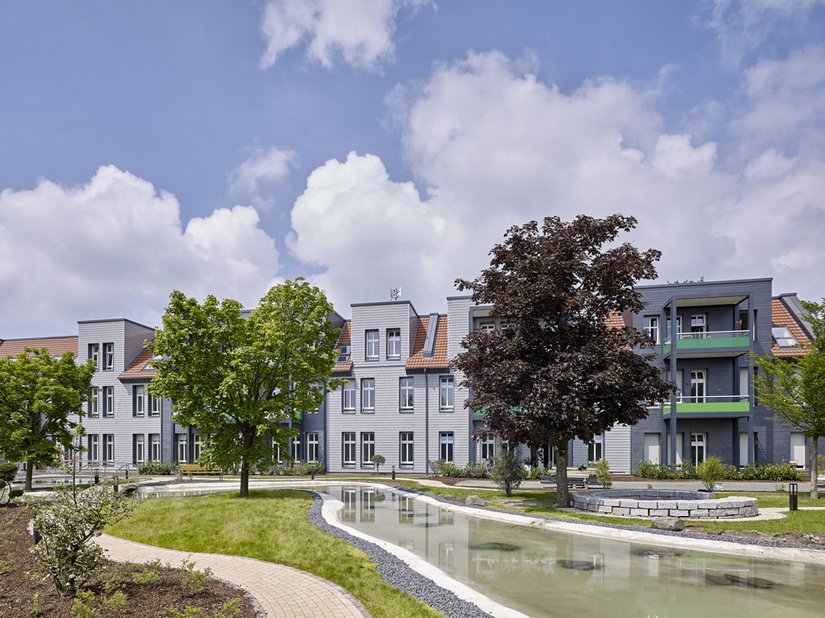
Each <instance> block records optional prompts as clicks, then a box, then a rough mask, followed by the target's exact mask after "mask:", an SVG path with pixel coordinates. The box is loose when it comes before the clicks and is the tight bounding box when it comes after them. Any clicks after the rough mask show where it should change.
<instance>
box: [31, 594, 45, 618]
mask: <svg viewBox="0 0 825 618" xmlns="http://www.w3.org/2000/svg"><path fill="white" fill-rule="evenodd" d="M42 615H43V595H41V594H40V592H39V591H38V592H35V593H34V598H33V599H32V607H31V609H30V610H29V616H31V617H32V618H38V617H39V616H42Z"/></svg>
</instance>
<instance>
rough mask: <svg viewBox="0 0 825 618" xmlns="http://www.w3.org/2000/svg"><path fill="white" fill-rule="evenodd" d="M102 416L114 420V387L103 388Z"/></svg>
mask: <svg viewBox="0 0 825 618" xmlns="http://www.w3.org/2000/svg"><path fill="white" fill-rule="evenodd" d="M103 416H104V417H106V418H114V416H115V387H114V386H104V387H103Z"/></svg>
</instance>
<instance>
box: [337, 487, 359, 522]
mask: <svg viewBox="0 0 825 618" xmlns="http://www.w3.org/2000/svg"><path fill="white" fill-rule="evenodd" d="M357 491H358V489H357V488H355V487H342V488H341V502H343V503H344V508H343V509H341V521H355V500H356V493H357Z"/></svg>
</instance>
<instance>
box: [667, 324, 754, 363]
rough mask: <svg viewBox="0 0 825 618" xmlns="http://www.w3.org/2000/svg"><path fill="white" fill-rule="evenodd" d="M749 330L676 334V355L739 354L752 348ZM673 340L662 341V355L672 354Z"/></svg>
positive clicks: (678, 356)
mask: <svg viewBox="0 0 825 618" xmlns="http://www.w3.org/2000/svg"><path fill="white" fill-rule="evenodd" d="M750 341H751V333H750V331H749V330H717V331H706V332H698V333H677V334H676V357H677V358H682V357H685V356H705V357H707V356H739V355H740V354H745V353H747V351H748V350H749V349H750ZM671 348H672V341H671V337H667V338H666V339H665V340H664V341H663V342H662V356H663V357H664V358H668V357H670V355H671Z"/></svg>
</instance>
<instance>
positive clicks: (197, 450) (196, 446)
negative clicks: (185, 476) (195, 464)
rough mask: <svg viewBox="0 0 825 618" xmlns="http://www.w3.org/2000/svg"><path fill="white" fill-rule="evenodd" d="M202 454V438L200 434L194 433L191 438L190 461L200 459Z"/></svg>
mask: <svg viewBox="0 0 825 618" xmlns="http://www.w3.org/2000/svg"><path fill="white" fill-rule="evenodd" d="M202 452H203V438H202V437H201V434H199V433H196V434H195V435H194V436H192V460H193V461H198V460H199V459H200V458H201V453H202Z"/></svg>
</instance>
